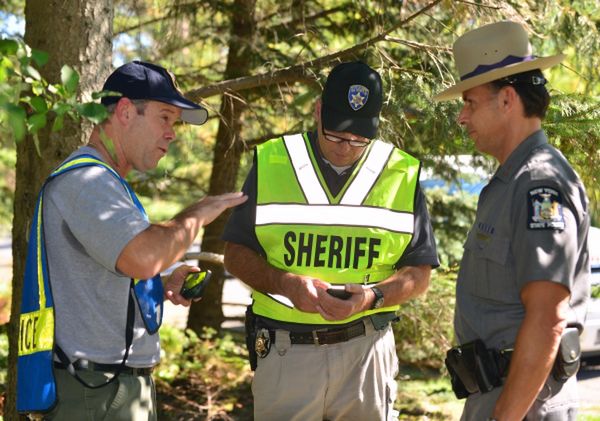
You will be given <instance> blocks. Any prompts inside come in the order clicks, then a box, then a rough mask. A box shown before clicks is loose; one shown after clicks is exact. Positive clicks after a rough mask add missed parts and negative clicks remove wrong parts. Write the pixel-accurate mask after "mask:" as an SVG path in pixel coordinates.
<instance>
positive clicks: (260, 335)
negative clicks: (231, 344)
mask: <svg viewBox="0 0 600 421" xmlns="http://www.w3.org/2000/svg"><path fill="white" fill-rule="evenodd" d="M254 350H255V351H256V355H258V356H259V357H260V358H265V357H266V356H267V355H269V351H270V350H271V335H270V334H269V330H268V329H264V328H262V329H259V330H258V332H256V340H255V342H254Z"/></svg>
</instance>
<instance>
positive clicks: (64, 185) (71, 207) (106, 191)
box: [44, 166, 150, 273]
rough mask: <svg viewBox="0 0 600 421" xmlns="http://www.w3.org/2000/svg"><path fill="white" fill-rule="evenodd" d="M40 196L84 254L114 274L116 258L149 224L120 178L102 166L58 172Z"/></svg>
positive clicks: (50, 221)
mask: <svg viewBox="0 0 600 421" xmlns="http://www.w3.org/2000/svg"><path fill="white" fill-rule="evenodd" d="M44 198H45V200H49V201H51V204H52V205H54V206H55V208H56V210H57V211H58V213H59V214H60V215H61V217H62V221H63V222H64V224H66V226H67V228H68V229H69V231H70V233H71V234H72V235H73V237H74V238H75V239H76V240H77V241H78V242H79V244H80V245H81V246H82V247H83V248H84V249H85V251H86V253H87V254H89V255H90V257H91V258H92V259H94V260H95V261H97V262H98V263H99V264H101V265H102V266H103V267H105V268H106V269H107V270H109V271H111V272H115V273H116V262H117V259H118V257H119V255H120V254H121V252H122V251H123V249H124V248H125V246H126V245H127V243H129V242H130V241H131V240H132V239H133V238H134V237H135V236H136V235H138V234H139V233H141V232H142V231H144V230H145V229H146V228H148V227H149V225H150V223H149V222H148V221H147V220H146V219H145V218H144V216H143V215H142V213H141V212H140V210H139V209H138V208H137V207H136V206H135V204H134V203H133V202H132V200H131V198H130V197H129V195H128V193H127V191H126V190H125V188H124V187H123V185H122V184H121V183H120V181H119V180H117V179H116V178H115V177H114V176H113V175H112V174H110V173H109V172H108V171H107V170H106V169H105V168H102V167H98V166H90V167H83V168H79V169H76V170H72V171H69V172H68V173H65V174H63V175H60V176H59V177H57V178H56V179H54V180H52V181H51V182H50V183H49V184H48V186H47V187H46V191H45V193H44ZM52 220H54V218H51V219H50V220H49V221H48V223H52ZM44 223H46V222H44Z"/></svg>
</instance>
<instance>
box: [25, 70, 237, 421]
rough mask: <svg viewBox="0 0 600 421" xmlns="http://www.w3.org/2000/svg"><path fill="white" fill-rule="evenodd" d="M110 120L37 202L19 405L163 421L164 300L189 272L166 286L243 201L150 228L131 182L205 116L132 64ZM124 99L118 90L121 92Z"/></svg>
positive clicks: (212, 203)
mask: <svg viewBox="0 0 600 421" xmlns="http://www.w3.org/2000/svg"><path fill="white" fill-rule="evenodd" d="M103 90H105V91H110V92H112V93H113V95H114V96H106V97H104V98H103V99H102V103H103V104H104V105H105V106H106V107H107V110H108V112H109V117H108V119H107V120H106V121H105V122H103V123H102V124H100V125H98V126H96V127H94V130H93V132H92V134H91V137H90V140H89V142H88V144H87V145H85V146H82V147H81V148H79V149H78V150H77V151H75V152H73V154H71V156H70V157H69V158H68V159H67V160H66V161H64V162H63V163H62V164H61V165H59V167H58V168H57V169H55V170H54V171H53V172H52V174H50V176H49V178H48V180H47V181H46V183H45V184H44V186H43V187H42V190H41V192H40V194H39V196H38V203H37V206H36V210H35V214H34V218H33V223H32V228H31V232H30V239H29V244H28V253H27V263H26V269H25V280H24V287H23V300H22V304H21V315H20V332H19V359H18V365H17V409H18V410H19V412H21V413H27V414H29V415H30V416H32V418H36V419H41V418H42V417H43V419H52V420H111V421H115V420H127V421H129V420H155V419H156V398H155V391H154V383H153V382H152V378H151V372H152V368H153V366H154V365H156V364H157V363H158V361H159V358H160V345H159V337H158V329H159V327H160V324H161V320H162V303H163V294H164V296H165V297H166V298H168V299H169V300H171V301H172V302H173V303H174V304H182V305H186V306H189V305H190V301H188V300H186V299H185V298H183V297H182V296H181V295H180V294H179V290H180V288H181V286H182V283H183V279H184V277H185V275H186V274H187V273H188V272H190V271H198V270H199V268H195V267H191V266H186V265H182V266H180V267H178V268H177V269H176V270H175V271H174V272H173V273H172V275H171V276H170V277H169V278H168V279H166V280H165V281H166V283H165V286H164V289H163V284H162V281H161V278H160V275H159V274H160V272H161V271H163V270H165V269H166V268H167V267H169V266H171V265H172V264H173V263H174V262H176V261H178V260H179V259H180V258H181V257H182V256H183V254H184V253H185V251H186V250H187V248H188V247H189V246H190V244H191V243H192V241H193V240H194V238H195V237H196V235H197V233H198V230H199V229H200V228H201V227H202V226H203V225H206V224H208V223H209V222H211V221H212V220H213V219H214V218H216V217H217V216H218V215H219V214H221V212H223V211H224V210H225V209H227V208H228V207H231V206H235V205H237V204H239V203H242V202H243V201H244V200H245V198H244V196H243V195H241V194H240V193H229V194H224V195H221V196H212V197H210V196H209V197H206V198H204V199H203V200H200V201H198V202H196V203H194V204H192V205H191V206H189V207H188V208H186V209H184V210H183V211H182V212H180V213H179V214H178V215H176V216H175V217H174V218H173V219H172V220H170V221H167V222H165V223H162V224H152V223H150V222H149V221H148V218H147V216H146V214H145V212H144V209H143V207H142V205H141V203H140V202H139V200H138V199H137V197H136V195H135V193H134V192H133V190H132V189H131V187H130V186H129V184H128V183H127V181H125V179H124V177H125V176H126V174H128V173H129V172H130V171H131V170H132V169H135V170H137V171H140V172H144V171H148V170H151V169H153V168H155V167H156V165H157V164H158V161H159V160H160V159H161V158H162V157H163V156H164V155H165V154H166V153H167V149H168V147H169V144H170V143H171V142H173V141H174V140H175V132H174V130H173V126H174V124H175V123H176V121H177V120H179V119H181V120H183V121H185V122H188V123H191V124H197V125H198V124H203V123H204V122H205V121H206V119H207V112H206V110H205V109H204V108H202V107H201V106H199V105H197V104H195V103H193V102H191V101H189V100H187V99H186V98H184V97H183V96H182V95H181V93H180V92H179V91H178V90H177V88H176V86H175V83H174V79H173V78H172V76H171V75H170V73H169V72H167V70H165V69H164V68H162V67H160V66H156V65H154V64H151V63H144V62H138V61H135V62H131V63H127V64H124V65H123V66H121V67H119V68H118V69H116V70H115V71H114V72H113V73H112V74H111V75H110V76H109V78H108V79H107V81H106V83H105V84H104V88H103ZM115 92H116V93H118V94H120V95H117V94H114V93H115Z"/></svg>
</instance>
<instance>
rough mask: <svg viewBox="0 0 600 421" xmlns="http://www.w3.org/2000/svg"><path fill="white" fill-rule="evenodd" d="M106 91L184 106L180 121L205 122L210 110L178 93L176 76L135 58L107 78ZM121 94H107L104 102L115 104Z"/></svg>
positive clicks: (133, 97)
mask: <svg viewBox="0 0 600 421" xmlns="http://www.w3.org/2000/svg"><path fill="white" fill-rule="evenodd" d="M102 90H103V91H113V92H120V93H121V94H122V95H123V96H124V97H126V98H129V99H146V100H153V101H159V102H164V103H166V104H170V105H174V106H176V107H179V108H181V120H183V121H185V122H187V123H190V124H196V125H200V124H204V123H205V122H206V119H207V118H208V112H207V111H206V109H205V108H203V107H202V106H200V105H198V104H196V103H195V102H192V101H190V100H189V99H187V98H184V96H183V95H182V94H181V92H179V89H177V86H176V85H175V77H174V76H173V75H172V74H171V73H169V72H168V71H167V70H166V69H165V68H163V67H160V66H157V65H156V64H152V63H146V62H143V61H132V62H131V63H126V64H124V65H122V66H121V67H119V68H117V69H116V70H115V71H114V72H112V74H111V75H110V76H109V77H108V79H106V82H105V83H104V87H103V88H102ZM120 98H121V97H119V96H105V97H103V98H102V104H103V105H110V104H114V103H116V102H118V101H119V99H120Z"/></svg>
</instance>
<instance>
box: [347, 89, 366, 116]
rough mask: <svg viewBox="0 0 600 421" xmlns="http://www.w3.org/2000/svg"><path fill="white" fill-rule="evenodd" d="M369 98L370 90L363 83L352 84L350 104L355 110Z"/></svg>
mask: <svg viewBox="0 0 600 421" xmlns="http://www.w3.org/2000/svg"><path fill="white" fill-rule="evenodd" d="M368 99H369V90H368V89H367V88H366V87H364V86H363V85H352V86H350V88H349V89H348V104H350V107H352V109H353V110H354V111H358V110H360V109H361V108H362V107H364V106H365V104H366V103H367V100H368Z"/></svg>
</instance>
